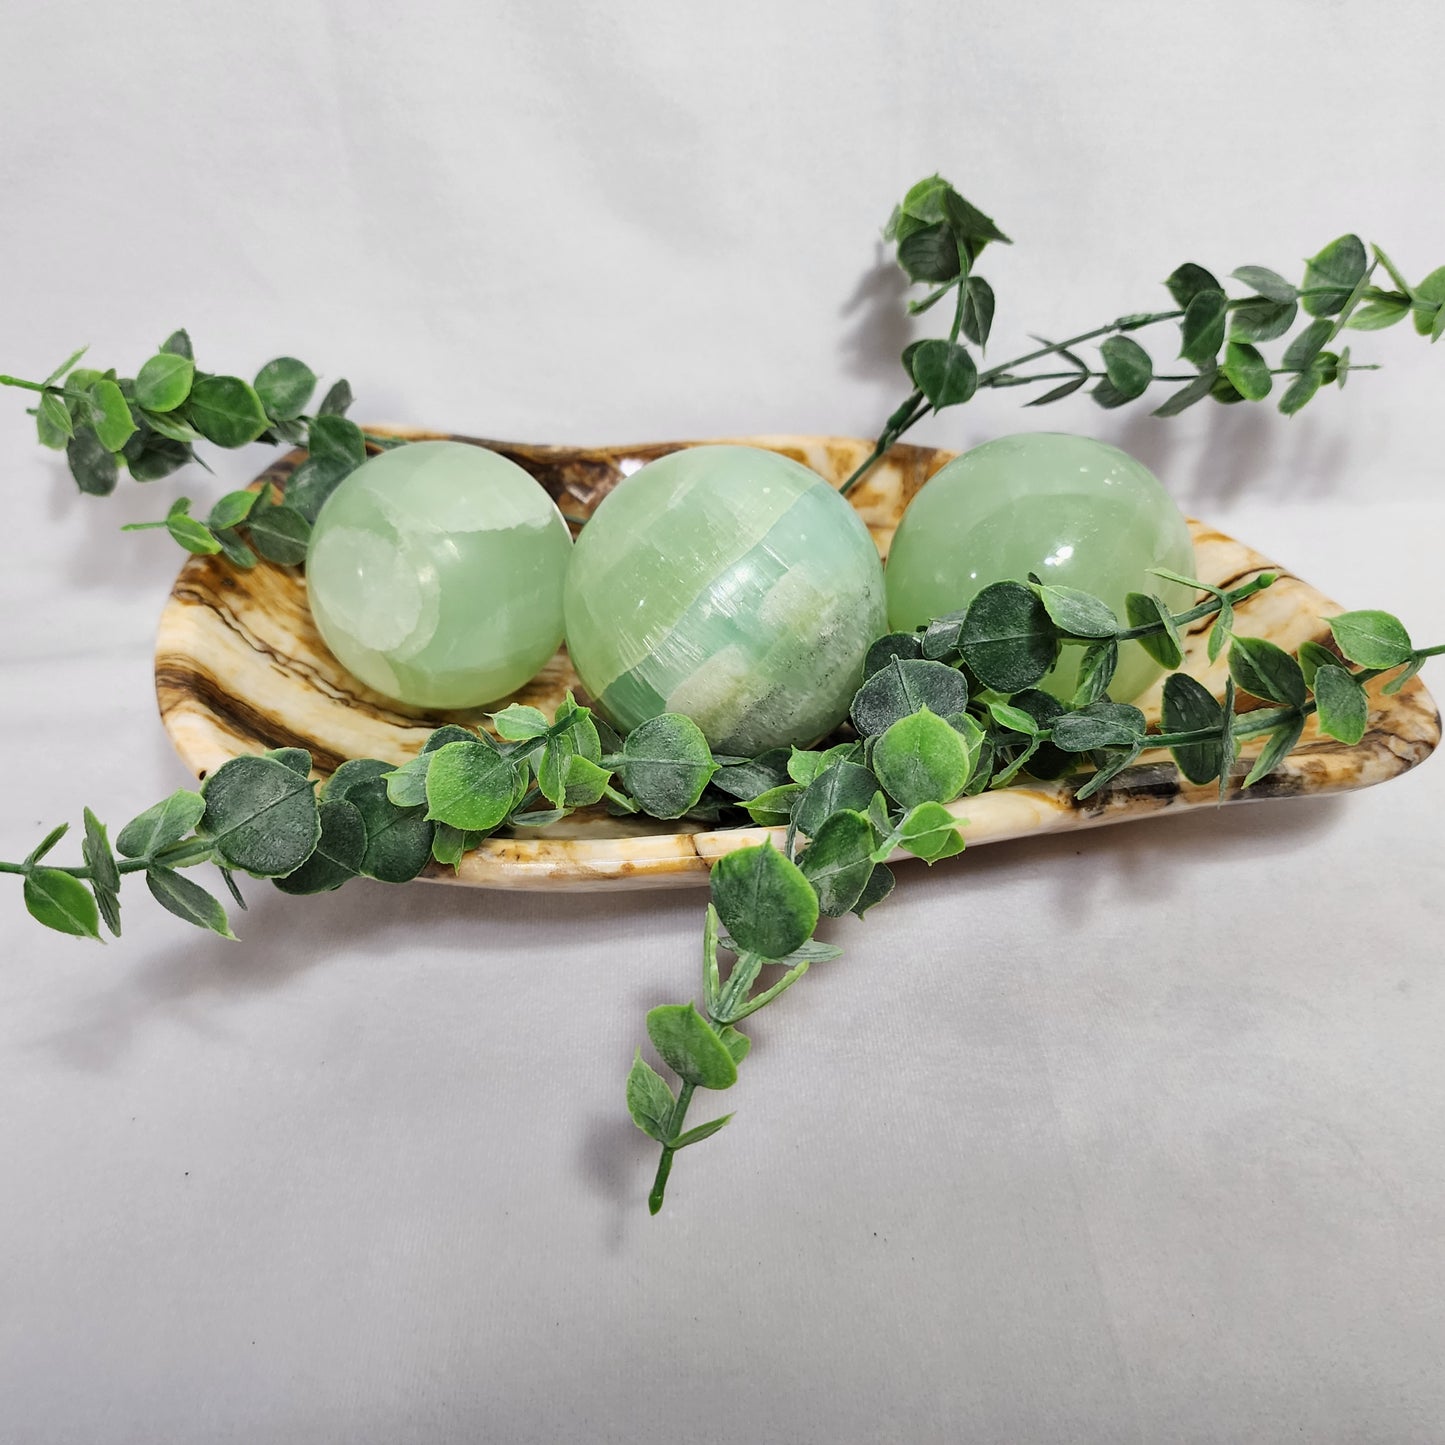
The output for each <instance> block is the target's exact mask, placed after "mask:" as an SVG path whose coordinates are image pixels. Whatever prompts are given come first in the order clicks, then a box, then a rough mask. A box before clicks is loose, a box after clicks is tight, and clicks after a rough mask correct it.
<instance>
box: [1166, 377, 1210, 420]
mask: <svg viewBox="0 0 1445 1445" xmlns="http://www.w3.org/2000/svg"><path fill="white" fill-rule="evenodd" d="M1214 378H1215V373H1214V370H1213V368H1211V369H1210V370H1208V371H1204V372H1201V373H1200V374H1199V375H1198V376H1196V377H1195V378H1194V380H1193V381H1191V382H1189V383H1188V385H1187V386H1181V387H1180V388H1179V390H1178V391H1176V392H1174V393H1173V394H1172V395H1171V396H1170V397H1169V398H1168V399H1167V400H1166V401H1165V402H1164V404H1163V406H1156V407H1155V408H1154V410H1153V411H1152V412H1151V413H1150V415H1151V416H1164V417H1168V416H1178V415H1179V413H1180V412H1182V411H1186V410H1188V408H1189V407H1191V406H1193V405H1194V404H1195V402H1199V401H1203V400H1204V398H1205V397H1206V396H1208V395H1209V392H1210V389H1211V388H1212V387H1213V385H1214Z"/></svg>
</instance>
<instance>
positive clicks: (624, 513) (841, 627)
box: [566, 446, 887, 754]
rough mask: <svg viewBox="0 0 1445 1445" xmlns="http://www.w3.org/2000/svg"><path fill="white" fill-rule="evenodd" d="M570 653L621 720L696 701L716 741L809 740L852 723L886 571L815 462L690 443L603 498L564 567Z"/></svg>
mask: <svg viewBox="0 0 1445 1445" xmlns="http://www.w3.org/2000/svg"><path fill="white" fill-rule="evenodd" d="M566 617H567V649H568V651H569V652H570V653H571V656H572V663H573V666H575V667H576V669H577V674H578V676H579V677H580V678H581V679H582V681H583V683H584V684H585V686H586V688H587V690H588V692H589V693H591V695H592V696H593V698H594V699H595V700H596V701H597V703H598V704H599V706H600V707H601V709H602V711H603V712H604V713H605V714H606V715H607V716H608V717H610V718H611V719H612V721H613V722H614V723H615V724H616V725H617V726H618V727H619V728H621V729H623V730H624V731H626V730H628V729H631V728H634V727H636V726H637V725H638V724H639V723H641V722H644V721H646V720H647V719H648V718H650V717H655V716H656V715H657V714H658V713H661V712H680V713H686V714H687V716H689V717H690V718H692V719H693V720H694V721H695V722H696V723H697V724H698V726H699V727H700V728H701V729H702V730H703V732H704V733H705V734H706V735H707V738H708V741H709V742H710V743H711V744H712V746H713V748H714V749H715V750H716V751H718V752H723V753H739V754H755V753H759V752H762V751H764V750H765V749H767V748H771V747H780V746H783V745H785V744H789V743H807V742H811V741H812V740H813V739H815V738H818V737H821V736H822V735H823V734H824V733H826V732H827V731H828V730H829V729H830V728H832V727H835V726H836V725H837V724H838V723H839V722H841V721H842V719H843V717H844V716H845V715H846V713H847V711H848V705H849V703H850V702H851V701H852V698H853V693H854V692H855V691H856V689H857V688H858V685H859V683H860V682H861V681H862V676H863V659H864V658H865V656H866V655H867V652H868V647H869V644H870V643H872V642H873V641H874V640H875V639H876V638H877V637H879V636H881V635H882V634H883V632H885V631H886V630H887V629H886V627H885V620H884V597H883V568H882V564H881V563H880V561H879V559H878V551H877V548H875V547H874V545H873V542H872V539H871V538H870V537H869V535H868V529H867V528H866V527H865V526H864V525H863V522H862V520H861V519H860V518H859V516H858V514H857V513H856V512H855V511H854V510H853V508H852V507H850V506H849V505H848V503H847V502H846V501H844V500H843V498H842V497H840V496H839V495H838V493H837V492H836V491H835V490H834V489H833V488H832V487H830V486H829V485H828V484H827V483H826V482H825V481H823V479H822V478H821V477H819V476H818V475H817V473H816V472H812V471H809V469H808V468H807V467H804V466H801V465H800V464H799V463H797V462H794V461H790V460H789V459H788V458H786V457H782V456H779V455H778V454H777V453H775V452H767V451H760V450H758V449H756V448H753V447H733V446H706V447H689V448H686V449H684V450H682V451H679V452H673V453H671V454H670V455H668V456H665V457H661V458H659V459H658V460H657V461H655V462H652V463H650V464H649V465H647V466H645V467H643V468H642V469H641V470H640V471H638V472H635V473H634V474H633V475H632V476H630V477H628V478H627V479H626V480H625V481H623V482H621V483H620V484H619V485H618V486H617V488H616V489H615V490H614V491H613V492H612V493H611V494H610V495H609V496H608V497H607V499H606V500H605V501H604V502H603V503H602V505H601V506H600V507H598V509H597V512H596V515H595V516H593V518H592V520H591V521H590V522H588V524H587V525H586V527H584V528H583V530H582V534H581V535H580V536H579V537H578V539H577V547H576V550H575V551H574V553H573V557H572V566H571V568H570V570H569V571H568V574H567V597H566Z"/></svg>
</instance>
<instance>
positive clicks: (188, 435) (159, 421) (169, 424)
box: [132, 411, 201, 470]
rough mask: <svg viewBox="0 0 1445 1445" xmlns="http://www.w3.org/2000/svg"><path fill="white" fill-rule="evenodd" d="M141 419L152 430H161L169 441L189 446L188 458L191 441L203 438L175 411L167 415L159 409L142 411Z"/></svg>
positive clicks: (188, 456) (162, 434)
mask: <svg viewBox="0 0 1445 1445" xmlns="http://www.w3.org/2000/svg"><path fill="white" fill-rule="evenodd" d="M141 420H142V421H144V422H145V424H146V425H147V426H148V427H149V428H150V429H151V430H152V431H154V432H159V433H160V434H161V436H163V437H165V438H167V439H168V440H169V441H173V442H181V443H183V444H184V445H185V446H186V448H187V450H186V457H187V459H189V458H190V456H191V453H190V450H189V448H190V443H191V442H198V441H200V439H201V434H200V432H198V431H197V430H196V429H195V427H193V426H191V425H190V424H189V423H188V422H185V421H183V420H182V419H181V417H180V416H178V415H177V414H176V413H175V412H172V413H170V414H169V415H166V414H165V413H163V412H158V411H144V412H142V413H141ZM132 470H134V468H132Z"/></svg>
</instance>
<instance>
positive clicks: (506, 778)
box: [426, 737, 517, 833]
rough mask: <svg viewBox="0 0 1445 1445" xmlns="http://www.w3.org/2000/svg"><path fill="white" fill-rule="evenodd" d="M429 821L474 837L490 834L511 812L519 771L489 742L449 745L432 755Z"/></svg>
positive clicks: (428, 781) (476, 740)
mask: <svg viewBox="0 0 1445 1445" xmlns="http://www.w3.org/2000/svg"><path fill="white" fill-rule="evenodd" d="M430 758H431V765H430V766H429V767H428V768H427V771H426V800H427V817H428V818H429V819H431V820H432V821H433V822H442V823H450V824H451V826H452V827H453V828H462V829H465V830H467V831H470V832H475V833H489V832H490V831H491V830H492V829H493V828H495V827H496V826H497V825H498V824H499V823H500V822H501V821H502V819H503V818H505V817H506V816H507V814H508V813H509V812H510V811H511V807H512V798H513V796H514V795H515V793H516V788H517V769H516V764H514V763H513V762H512V761H511V760H510V759H509V758H504V757H503V756H502V754H501V753H500V752H498V751H497V747H496V744H495V743H493V742H492V741H491V740H490V739H488V740H486V741H483V740H482V739H481V738H477V737H473V738H469V739H467V740H466V741H465V742H452V743H447V744H446V745H445V746H443V747H440V748H438V749H437V750H436V752H434V753H432V754H430Z"/></svg>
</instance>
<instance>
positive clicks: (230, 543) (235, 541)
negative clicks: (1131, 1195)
mask: <svg viewBox="0 0 1445 1445" xmlns="http://www.w3.org/2000/svg"><path fill="white" fill-rule="evenodd" d="M214 535H215V538H216V541H218V542H219V543H220V544H221V551H222V552H223V553H225V555H226V557H227V559H228V560H229V561H230V562H231V564H232V565H233V566H236V567H240V568H242V569H243V570H247V571H249V569H250V568H252V567H254V566H255V565H256V561H257V558H256V554H255V553H254V552H253V551H252V550H251V549H250V548H249V547H248V546H247V545H246V544H245V543H244V542H243V541H242V540H241V534H240V533H239V532H230V531H221V532H217V533H215V534H214Z"/></svg>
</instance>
